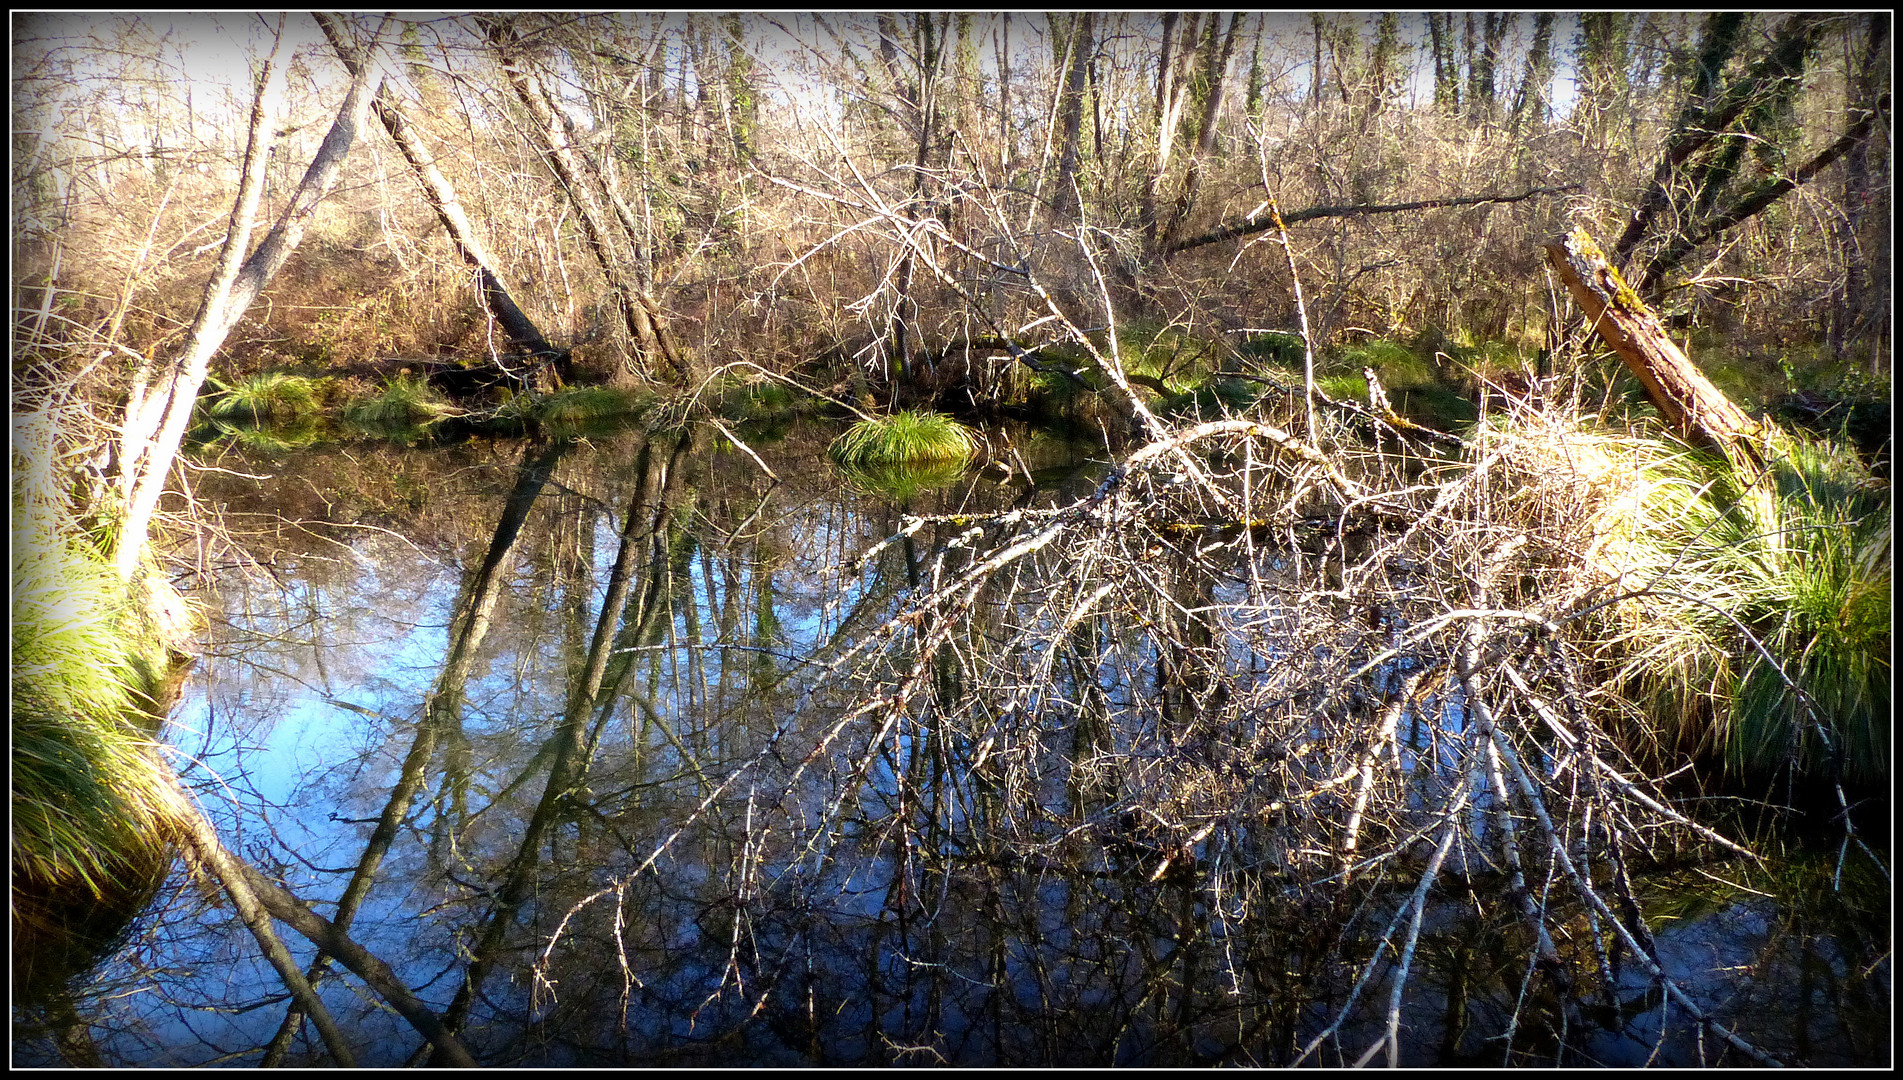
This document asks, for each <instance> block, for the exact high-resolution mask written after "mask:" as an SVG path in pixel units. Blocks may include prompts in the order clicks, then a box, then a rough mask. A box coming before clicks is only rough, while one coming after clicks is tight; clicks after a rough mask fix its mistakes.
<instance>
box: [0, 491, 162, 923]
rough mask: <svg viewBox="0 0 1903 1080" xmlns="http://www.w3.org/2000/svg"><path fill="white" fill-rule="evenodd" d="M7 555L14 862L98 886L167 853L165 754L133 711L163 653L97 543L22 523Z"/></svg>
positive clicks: (80, 886)
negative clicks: (148, 637)
mask: <svg viewBox="0 0 1903 1080" xmlns="http://www.w3.org/2000/svg"><path fill="white" fill-rule="evenodd" d="M17 524H18V523H17V522H16V525H17ZM8 561H9V564H10V569H11V571H12V574H13V596H12V598H11V603H10V605H9V612H8V614H9V616H10V617H11V619H12V623H13V641H12V650H11V653H12V655H11V660H12V664H13V669H12V687H11V690H12V706H13V717H12V734H13V753H12V766H13V830H12V856H13V867H14V872H15V874H16V879H17V878H29V879H34V880H37V881H40V882H43V883H46V884H49V885H54V886H59V887H63V888H68V889H77V890H78V891H80V892H81V893H90V894H93V895H100V894H103V893H105V892H107V891H109V890H111V889H112V888H114V887H117V886H118V885H119V884H120V878H121V877H122V876H124V875H125V874H126V873H127V872H128V869H129V868H131V867H136V866H140V865H149V864H150V863H152V862H153V861H154V860H158V859H163V860H164V861H165V862H169V861H170V858H169V855H166V854H164V853H165V852H166V851H167V844H168V841H169V837H171V836H172V835H174V828H175V822H176V821H177V817H176V811H175V810H174V808H173V807H172V805H171V802H170V799H169V796H168V794H167V793H168V792H169V787H168V785H167V784H166V783H164V782H163V771H162V770H163V769H165V768H166V766H165V765H164V763H163V762H162V761H161V760H160V759H159V758H158V757H157V755H156V754H155V753H154V752H153V751H154V745H153V740H152V738H151V737H150V736H149V735H147V734H146V733H145V732H144V731H142V730H141V729H140V728H139V727H138V726H137V725H136V723H135V718H138V717H140V716H142V715H143V714H142V713H141V712H140V705H141V703H142V699H149V697H150V696H151V695H152V693H153V686H154V684H153V680H154V676H155V671H154V668H155V667H156V666H157V664H158V663H162V660H158V661H155V660H154V659H153V657H152V656H151V655H150V654H151V653H152V652H153V651H154V649H153V645H152V643H151V642H149V641H145V640H142V638H141V635H140V634H139V631H138V630H137V629H136V624H137V620H136V619H134V618H133V617H132V613H131V612H130V611H129V610H128V606H129V605H128V604H127V602H126V599H125V595H126V594H125V591H124V589H123V587H122V586H121V585H120V584H119V582H118V579H117V576H116V575H115V574H114V573H113V570H112V568H111V566H110V564H108V563H107V562H106V560H105V559H104V558H103V557H101V556H100V555H99V554H98V553H96V552H92V551H89V550H87V549H86V548H85V547H84V546H83V545H79V544H72V543H67V542H63V541H61V540H59V539H58V538H57V537H54V536H52V535H50V534H49V532H47V531H46V530H43V529H34V528H32V527H31V526H29V528H28V530H26V535H22V534H21V533H20V532H18V531H16V533H15V536H14V545H13V550H12V552H11V554H10V556H9V560H8ZM159 652H160V655H161V656H162V649H160V650H159Z"/></svg>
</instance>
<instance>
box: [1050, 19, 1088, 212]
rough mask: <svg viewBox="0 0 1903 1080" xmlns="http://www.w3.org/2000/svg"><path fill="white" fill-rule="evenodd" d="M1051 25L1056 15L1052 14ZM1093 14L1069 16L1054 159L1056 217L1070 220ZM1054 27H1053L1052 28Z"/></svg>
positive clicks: (1073, 199)
mask: <svg viewBox="0 0 1903 1080" xmlns="http://www.w3.org/2000/svg"><path fill="white" fill-rule="evenodd" d="M1050 18H1051V20H1052V22H1053V24H1055V22H1056V19H1057V16H1055V15H1052V16H1051V17H1050ZM1095 19H1096V15H1095V13H1094V12H1089V11H1086V12H1083V13H1082V14H1078V15H1072V16H1071V33H1070V39H1071V40H1070V70H1069V71H1068V72H1067V73H1066V74H1065V76H1064V91H1063V98H1064V104H1063V124H1064V135H1063V139H1064V145H1063V150H1062V152H1061V153H1060V154H1059V155H1058V159H1057V198H1056V200H1055V205H1056V208H1057V216H1058V217H1060V218H1065V217H1070V216H1071V215H1073V214H1075V213H1076V212H1077V201H1076V199H1075V198H1074V193H1073V190H1072V189H1073V188H1074V187H1075V186H1076V179H1077V140H1078V136H1079V134H1080V133H1081V132H1082V130H1083V122H1084V72H1085V70H1086V69H1087V65H1088V64H1089V63H1090V58H1091V57H1090V54H1091V51H1092V49H1093V48H1094V47H1095V44H1094V42H1093V40H1092V30H1093V27H1094V23H1095ZM1053 28H1054V27H1053Z"/></svg>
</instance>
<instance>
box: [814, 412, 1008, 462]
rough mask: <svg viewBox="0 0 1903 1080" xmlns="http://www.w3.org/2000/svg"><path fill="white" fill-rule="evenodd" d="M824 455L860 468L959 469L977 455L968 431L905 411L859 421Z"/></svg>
mask: <svg viewBox="0 0 1903 1080" xmlns="http://www.w3.org/2000/svg"><path fill="white" fill-rule="evenodd" d="M827 452H828V453H829V454H831V455H832V459H833V460H834V461H836V462H838V463H839V464H841V465H847V466H858V467H860V468H868V467H872V466H880V465H902V464H913V465H921V464H928V463H955V464H957V465H960V466H962V465H964V464H965V463H967V462H969V461H970V460H971V459H972V457H974V456H975V455H976V454H977V453H978V439H977V436H976V435H974V434H973V433H972V430H971V429H970V428H968V427H966V426H965V425H963V424H961V423H959V422H958V421H956V420H953V419H952V418H950V417H948V416H940V415H938V414H937V413H929V412H912V411H909V410H908V411H904V412H897V413H893V414H892V415H890V416H881V417H876V418H874V419H871V420H861V421H860V422H859V423H857V424H854V425H853V426H852V427H850V428H848V429H847V430H846V433H845V434H843V435H841V436H840V437H839V438H837V439H834V440H833V442H832V445H831V446H830V447H828V449H827Z"/></svg>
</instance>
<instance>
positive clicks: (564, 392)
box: [518, 386, 650, 424]
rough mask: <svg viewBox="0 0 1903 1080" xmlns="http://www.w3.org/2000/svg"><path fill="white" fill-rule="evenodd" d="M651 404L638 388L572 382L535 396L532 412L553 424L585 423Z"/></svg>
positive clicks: (634, 410)
mask: <svg viewBox="0 0 1903 1080" xmlns="http://www.w3.org/2000/svg"><path fill="white" fill-rule="evenodd" d="M518 400H519V399H518ZM648 404H650V399H649V397H648V395H646V394H644V393H642V392H640V391H638V390H622V389H617V388H616V387H612V386H570V387H567V388H564V389H561V390H557V391H555V392H554V393H552V394H547V395H545V396H543V397H541V398H538V399H536V401H535V404H534V406H533V407H532V408H531V409H530V410H529V412H530V414H531V415H533V416H535V417H537V418H539V419H541V420H544V421H546V422H548V423H551V424H585V423H588V422H589V421H593V420H607V419H612V418H614V417H620V416H630V415H633V414H635V413H638V412H640V411H641V410H642V409H643V408H645V407H646V406H647V405H648Z"/></svg>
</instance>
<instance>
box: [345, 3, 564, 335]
mask: <svg viewBox="0 0 1903 1080" xmlns="http://www.w3.org/2000/svg"><path fill="white" fill-rule="evenodd" d="M311 17H312V18H314V19H316V20H317V25H318V26H319V27H321V28H322V29H323V31H324V36H325V37H326V38H328V39H329V40H330V45H331V48H332V49H334V50H335V51H336V53H337V57H338V59H340V60H342V61H343V63H344V67H345V68H346V69H347V70H349V72H350V73H351V75H353V76H355V75H356V74H357V69H358V67H359V66H360V65H359V61H358V60H357V59H356V58H355V57H354V56H352V54H351V51H350V48H349V46H348V45H347V44H346V42H345V38H344V35H343V31H342V27H341V26H340V24H339V23H338V21H337V20H336V18H335V17H333V16H330V15H326V14H324V13H322V12H317V13H313V14H312V16H311ZM389 89H390V88H389V84H388V83H382V84H379V85H378V87H377V91H376V94H375V95H374V97H372V99H371V102H370V109H371V111H372V112H374V113H375V114H376V117H377V119H378V120H379V121H381V122H382V124H383V129H384V130H385V131H387V132H389V133H390V138H391V139H392V140H393V141H394V142H395V143H396V145H397V149H398V150H400V151H401V152H402V154H403V160H405V161H407V162H409V164H410V168H411V170H412V171H414V172H415V173H416V180H417V183H419V184H421V185H422V187H423V194H424V197H425V198H426V199H428V201H429V204H430V208H431V209H432V210H434V211H436V217H437V219H438V220H439V221H441V222H442V223H443V228H444V230H445V231H447V232H448V233H449V239H450V242H451V243H453V244H455V245H456V250H457V252H458V253H460V254H461V255H462V257H463V261H464V262H465V263H467V264H468V265H469V267H470V268H471V269H472V270H474V271H475V274H476V295H477V298H478V299H479V300H480V301H481V303H482V306H483V310H484V312H486V313H487V314H488V315H489V317H490V318H493V319H494V320H495V321H496V325H498V326H500V327H502V332H503V333H504V334H505V335H507V336H508V339H509V344H510V345H511V346H512V347H513V348H514V349H515V350H516V351H518V352H523V353H527V354H530V355H532V356H554V355H556V354H558V353H559V352H560V350H559V349H557V348H555V346H553V345H551V344H549V341H548V338H546V337H545V336H543V334H542V331H541V329H540V328H539V327H537V326H536V325H535V322H534V321H533V320H532V319H530V318H529V317H528V316H527V315H526V314H524V313H523V311H522V309H521V308H520V307H519V306H517V304H516V302H515V298H514V297H513V296H511V295H510V293H509V289H508V287H507V286H506V285H504V284H503V282H502V275H501V274H499V273H498V272H497V271H496V263H495V260H494V259H493V258H492V257H491V256H490V254H489V249H488V246H487V245H485V244H484V243H483V242H482V238H481V237H480V236H479V235H477V233H476V230H475V228H474V227H473V226H472V225H471V224H470V221H469V215H468V214H466V213H464V211H463V207H462V203H461V202H460V201H459V200H458V199H457V198H456V189H455V188H454V187H452V186H450V183H449V180H448V178H446V177H444V176H443V173H442V170H440V169H438V168H437V167H436V159H435V157H434V156H433V155H431V154H430V152H429V149H428V148H427V147H426V146H425V145H424V144H423V140H422V136H421V135H420V134H419V133H418V132H417V131H416V129H415V127H414V126H413V125H412V124H411V123H410V121H409V118H408V117H407V116H406V115H405V114H404V112H403V106H402V103H401V102H399V101H398V100H397V98H396V97H395V96H394V95H392V94H391V93H390V92H389Z"/></svg>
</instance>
